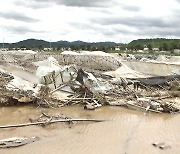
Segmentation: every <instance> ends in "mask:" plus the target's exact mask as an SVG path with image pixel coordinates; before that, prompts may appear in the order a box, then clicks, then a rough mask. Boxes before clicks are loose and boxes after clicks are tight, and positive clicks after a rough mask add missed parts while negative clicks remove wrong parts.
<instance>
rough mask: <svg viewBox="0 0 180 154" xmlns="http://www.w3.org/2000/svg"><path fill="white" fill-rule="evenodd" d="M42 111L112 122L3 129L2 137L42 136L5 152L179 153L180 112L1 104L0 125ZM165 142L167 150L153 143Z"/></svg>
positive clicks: (18, 120)
mask: <svg viewBox="0 0 180 154" xmlns="http://www.w3.org/2000/svg"><path fill="white" fill-rule="evenodd" d="M41 112H45V113H49V114H56V113H58V114H63V115H65V116H70V117H72V118H90V119H93V118H94V119H106V120H109V121H106V122H100V123H93V122H88V123H87V122H84V123H82V122H81V123H75V124H71V125H69V124H65V123H58V124H51V125H48V126H46V127H41V126H30V127H23V128H11V129H1V130H0V139H5V138H9V137H32V136H38V137H40V140H39V141H36V142H34V143H30V144H28V145H25V146H21V147H17V148H12V149H0V153H2V154H25V153H26V154H32V153H33V154H50V153H51V154H84V153H85V154H99V153H100V154H110V153H112V154H125V153H126V154H136V153H137V154H141V153H142V154H145V153H147V154H148V153H149V154H152V153H153V154H161V153H162V154H170V153H171V154H172V153H173V154H176V153H177V154H179V153H180V133H179V132H180V115H179V114H175V115H170V114H156V113H143V112H140V111H135V110H130V109H125V108H122V107H106V106H105V107H102V108H99V109H97V110H95V111H86V110H83V109H82V107H80V106H76V107H74V106H70V107H63V108H60V109H44V108H34V107H2V108H1V109H0V117H1V120H0V125H6V124H18V123H27V122H29V121H28V119H29V118H37V117H38V116H39V115H41ZM156 142H164V143H165V144H166V145H168V146H170V148H167V149H165V150H161V149H159V148H157V147H153V146H152V143H156Z"/></svg>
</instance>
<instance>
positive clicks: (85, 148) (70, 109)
mask: <svg viewBox="0 0 180 154" xmlns="http://www.w3.org/2000/svg"><path fill="white" fill-rule="evenodd" d="M9 56H10V57H9V58H10V59H11V58H12V59H13V58H14V57H13V56H11V55H9ZM47 56H48V55H46V54H45V55H39V57H38V55H37V58H42V60H43V58H44V59H45V58H47ZM58 56H60V57H58ZM61 57H62V55H56V58H57V59H58V60H59V62H62V59H61ZM110 57H111V58H112V56H110ZM6 58H7V59H8V56H7V57H6ZM25 58H27V57H25ZM33 58H34V56H33ZM66 58H67V59H66V62H68V64H71V63H70V62H71V60H73V62H74V61H75V60H76V59H78V58H79V61H81V60H82V62H81V63H80V62H78V64H79V63H80V64H84V63H85V62H84V56H83V57H80V56H76V57H75V58H74V57H73V58H72V57H71V56H69V55H67V56H66ZM91 58H92V57H91ZM95 58H97V56H95ZM99 58H102V60H101V61H100V60H99V61H98V59H99ZM103 58H104V61H103ZM7 59H5V58H4V59H2V60H4V61H2V62H1V63H0V69H2V70H1V78H0V79H1V86H0V88H1V89H0V92H1V93H0V95H1V97H2V98H1V97H0V101H1V103H2V106H1V107H0V116H1V120H0V126H3V125H10V124H22V123H29V122H32V119H37V118H38V117H39V116H40V115H41V114H42V113H46V114H50V115H56V114H59V115H62V116H65V117H70V118H72V119H98V120H107V121H105V122H76V123H73V124H72V123H70V124H69V123H55V124H50V125H47V126H28V127H19V128H6V129H1V128H0V140H3V139H8V138H11V137H27V138H31V137H35V136H37V137H39V138H40V140H38V141H35V142H33V143H30V144H27V145H24V146H21V147H16V148H7V149H0V154H1V153H2V154H25V153H26V154H32V153H33V154H49V153H52V154H72V153H74V154H84V153H86V154H99V153H101V154H110V153H112V154H136V153H137V154H141V153H142V154H152V153H153V154H179V153H180V134H179V130H180V114H164V113H161V112H159V113H155V112H149V111H147V110H149V107H150V106H145V107H144V106H140V107H141V108H142V107H144V109H145V110H146V111H147V112H146V113H145V112H142V111H138V110H137V109H139V108H135V110H131V109H128V106H126V107H127V108H125V107H113V106H106V105H107V104H104V103H103V100H102V99H100V98H104V97H102V95H94V96H93V97H95V98H96V101H95V102H97V101H98V102H99V103H100V104H101V103H102V106H101V107H100V108H96V109H95V110H84V108H83V107H85V106H84V105H85V101H84V100H82V98H83V99H84V98H85V95H86V93H85V94H84V95H82V96H81V97H79V98H78V97H77V98H76V99H80V100H82V101H79V103H78V101H77V100H76V101H77V102H76V101H74V102H73V101H72V102H73V103H74V104H76V105H74V104H73V103H72V104H68V103H67V102H69V101H68V100H71V99H72V97H71V98H70V97H67V94H66V93H65V94H66V95H65V94H64V93H63V92H62V93H60V94H61V95H60V96H59V97H60V99H62V98H63V99H67V100H64V102H63V101H62V100H61V101H62V102H61V104H60V105H62V106H64V107H60V108H53V109H52V108H41V107H40V104H39V100H38V99H36V103H34V106H31V105H32V104H31V103H32V101H33V99H32V98H34V97H31V95H30V94H31V93H29V91H28V90H30V91H32V89H33V88H34V87H36V86H37V85H36V84H37V83H39V80H38V77H37V76H36V75H35V72H36V69H37V68H36V66H33V64H32V62H33V61H34V59H32V58H31V59H29V60H26V61H25V60H22V58H19V59H13V60H17V63H16V61H15V62H13V63H10V62H6V61H7ZM86 59H87V60H90V61H89V62H86V63H89V64H93V65H92V66H91V67H90V69H93V68H94V69H95V66H96V65H97V64H96V63H93V61H94V59H90V58H89V56H87V57H86ZM107 59H108V60H111V61H107ZM5 60H6V61H5ZM36 60H38V59H36ZM67 60H69V61H67ZM120 60H121V59H118V60H117V59H116V58H112V59H109V58H107V57H105V56H103V57H98V58H97V59H96V60H95V61H98V65H97V66H101V65H100V64H102V66H104V62H105V64H106V63H107V65H110V64H113V66H112V67H113V68H114V66H115V65H117V66H116V67H119V64H121V61H120ZM101 62H103V63H101ZM64 63H65V62H64ZM126 63H127V65H128V66H129V67H131V68H128V67H127V66H126V67H125V65H124V64H122V66H121V67H120V68H119V69H117V70H116V71H114V70H113V69H112V70H111V73H114V74H115V73H117V74H116V75H117V76H120V77H121V76H122V75H124V76H125V77H128V76H129V75H130V76H132V75H133V76H139V75H142V73H145V74H147V72H148V71H149V72H150V73H151V74H153V75H157V73H159V72H160V73H165V74H158V75H167V74H168V73H171V72H172V71H175V72H177V73H178V71H179V66H180V65H179V64H177V65H175V66H174V64H173V65H171V64H168V65H167V64H164V63H162V64H157V63H152V64H151V63H146V65H143V67H140V66H141V63H144V62H140V63H139V62H137V61H136V63H135V62H131V61H130V62H129V61H127V62H126ZM78 66H81V65H78ZM105 66H106V65H105ZM110 66H111V65H110ZM132 66H133V67H135V68H133V67H132ZM160 66H162V67H160ZM167 66H168V67H167ZM116 67H115V68H116ZM150 68H151V71H150ZM154 68H156V69H154ZM159 68H160V69H161V71H160V70H159ZM96 69H97V68H96ZM103 69H104V68H103ZM132 69H133V70H132ZM3 70H5V71H7V72H8V74H6V73H3V72H4V71H3ZM100 70H101V71H102V68H101V69H100ZM100 70H99V72H100ZM123 71H124V72H123ZM136 71H140V72H139V73H138V72H136ZM153 71H154V72H153ZM97 72H98V71H97ZM9 74H12V75H14V78H16V76H17V77H18V78H17V80H15V81H16V82H15V83H18V84H17V85H16V84H15V85H14V87H15V88H17V89H18V90H17V92H16V93H15V92H14V91H13V90H11V91H7V89H6V88H5V87H6V86H5V84H7V83H8V82H9V81H10V80H12V79H11V78H12V76H11V75H9ZM116 75H115V77H116ZM117 78H118V77H117ZM106 80H107V79H106ZM20 81H21V82H20ZM25 81H29V82H28V83H26V82H25ZM77 81H78V80H77ZM108 81H109V80H108ZM158 81H159V80H158ZM25 83H26V84H25ZM176 83H177V84H172V86H171V88H172V87H173V88H174V91H175V90H176V91H175V92H176V93H175V92H174V93H173V95H172V96H171V93H170V92H169V91H168V90H166V89H165V88H167V87H165V86H164V87H165V88H164V87H162V88H164V89H161V91H159V89H160V88H159V89H158V88H154V89H151V88H152V87H150V88H149V89H148V90H149V91H148V90H146V91H145V90H143V88H142V87H140V89H139V90H138V88H137V89H133V88H132V89H130V90H131V91H132V92H134V93H132V94H137V96H138V97H139V98H140V97H142V98H143V97H144V98H146V96H147V98H148V96H151V94H152V93H153V92H157V93H154V95H152V98H153V99H152V100H151V102H153V100H156V99H157V100H161V99H162V101H164V102H167V101H169V102H171V104H170V103H169V104H168V105H169V106H168V107H169V108H170V107H171V108H172V109H173V105H176V103H177V102H178V101H179V91H178V86H179V79H178V78H177V79H176ZM11 85H12V83H11ZM31 85H33V87H31ZM119 85H120V84H119ZM169 85H171V84H169ZM17 86H18V87H17ZM24 87H28V88H29V87H30V88H29V89H28V88H27V89H23V88H24ZM115 87H117V86H115ZM132 87H133V86H132ZM21 88H22V89H21ZM50 88H51V87H50ZM90 88H91V87H90ZM141 88H142V89H141ZM116 89H117V88H116ZM19 90H20V91H19ZM33 90H34V89H33ZM51 90H53V89H51ZM84 90H86V89H84ZM113 90H114V89H113ZM118 90H119V91H118V92H119V93H116V95H113V96H111V98H114V97H115V96H116V97H117V98H116V99H115V100H120V102H123V103H125V102H124V98H125V97H127V100H128V101H127V102H129V100H134V99H135V98H134V95H133V97H132V98H129V95H128V94H127V93H126V92H129V91H127V90H126V88H125V87H124V88H122V87H121V88H119V89H118ZM22 91H23V92H24V91H28V92H27V93H28V95H25V94H26V93H25V94H24V93H22ZM3 92H4V93H3ZM32 92H33V91H32ZM85 92H88V91H85ZM112 92H114V91H112ZM120 92H122V93H120ZM143 92H144V93H143ZM158 92H159V93H158ZM39 94H40V93H39ZM42 94H43V93H42ZM120 94H124V95H122V97H120ZM129 94H131V93H129ZM64 95H65V96H64ZM10 96H11V99H8V98H10ZM35 96H38V97H39V95H35ZM43 96H44V97H42V100H43V99H47V98H46V97H45V96H46V95H43ZM89 96H90V95H89ZM109 96H110V95H109ZM135 96H136V95H135ZM167 96H168V97H167ZM138 97H137V99H138ZM166 97H167V99H166ZM27 98H30V100H29V102H28V99H27ZM107 98H108V97H107ZM31 99H32V101H31ZM87 99H89V98H88V97H87ZM163 99H164V100H163ZM168 99H169V100H168ZM6 100H7V102H8V103H9V105H14V106H8V107H3V101H4V102H6ZM12 100H14V104H13V103H12ZM23 100H26V101H23ZM93 100H94V99H90V100H89V102H88V101H87V102H88V103H87V104H90V103H92V101H93ZM107 100H108V99H107ZM141 100H142V99H141ZM144 100H146V99H144ZM49 101H51V99H50V100H49ZM146 101H147V100H146ZM172 101H174V103H172ZM17 102H20V104H21V105H19V103H17ZM109 102H113V99H112V100H111V99H110V100H109ZM117 102H118V101H117ZM127 102H126V103H127ZM157 102H159V101H156V104H155V103H154V104H150V105H151V106H153V105H154V106H155V105H157ZM8 103H4V106H6V105H8ZM45 103H47V104H46V105H47V106H48V107H54V106H51V105H49V102H48V101H45ZM51 103H54V99H53V101H52V102H51ZM63 103H64V104H63ZM66 103H67V104H66ZM115 103H116V101H115ZM54 104H55V103H54ZM77 104H79V105H77ZM87 104H86V105H87ZM142 104H143V103H142ZM144 104H145V105H146V103H144ZM177 104H178V103H177ZM28 105H29V106H28ZM41 105H42V104H41ZM66 105H68V106H66ZM110 105H111V104H110ZM131 105H132V104H131ZM158 105H159V104H158ZM158 105H157V106H158ZM160 105H161V106H162V105H164V104H160ZM42 106H43V105H42ZM154 106H153V107H154ZM58 107H59V106H58ZM157 109H159V108H157ZM163 109H164V108H163ZM177 109H178V106H177ZM153 111H156V110H153ZM157 111H159V110H157ZM171 112H174V113H175V110H169V113H171ZM176 113H178V111H177V112H176ZM51 120H52V119H51ZM153 143H163V146H164V147H165V148H164V149H161V148H159V147H155V146H153V145H152V144H153Z"/></svg>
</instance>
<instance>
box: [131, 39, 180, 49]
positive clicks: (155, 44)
mask: <svg viewBox="0 0 180 154" xmlns="http://www.w3.org/2000/svg"><path fill="white" fill-rule="evenodd" d="M137 44H139V45H148V44H151V45H152V46H153V47H156V48H159V47H160V46H162V45H163V44H167V45H170V44H180V39H165V38H155V39H138V40H133V41H132V42H130V43H129V44H128V45H137Z"/></svg>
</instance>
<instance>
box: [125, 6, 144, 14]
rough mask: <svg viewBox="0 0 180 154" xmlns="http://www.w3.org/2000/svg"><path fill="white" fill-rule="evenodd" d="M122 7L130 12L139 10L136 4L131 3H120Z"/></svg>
mask: <svg viewBox="0 0 180 154" xmlns="http://www.w3.org/2000/svg"><path fill="white" fill-rule="evenodd" d="M122 9H124V10H127V11H132V12H138V11H140V10H141V8H140V7H138V6H132V5H122Z"/></svg>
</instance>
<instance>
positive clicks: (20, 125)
mask: <svg viewBox="0 0 180 154" xmlns="http://www.w3.org/2000/svg"><path fill="white" fill-rule="evenodd" d="M104 121H107V120H96V119H65V120H62V119H61V120H51V121H48V122H47V121H45V122H34V123H24V124H13V125H5V126H0V128H14V127H25V126H33V125H47V124H52V123H59V122H69V123H70V122H104Z"/></svg>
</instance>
